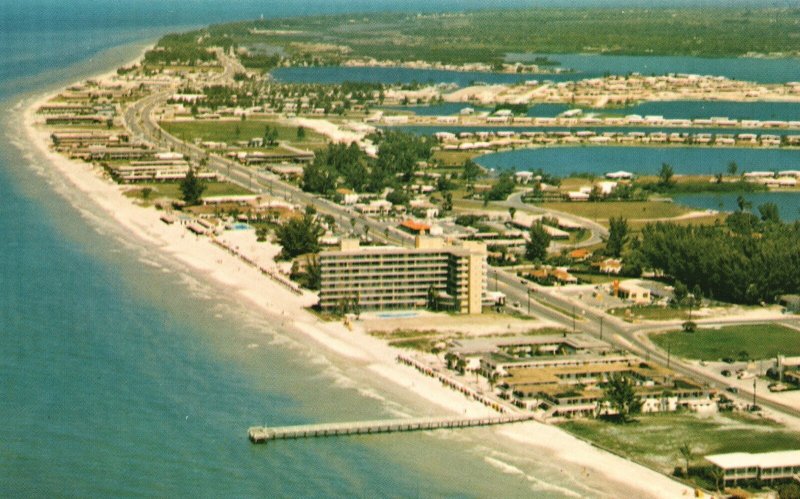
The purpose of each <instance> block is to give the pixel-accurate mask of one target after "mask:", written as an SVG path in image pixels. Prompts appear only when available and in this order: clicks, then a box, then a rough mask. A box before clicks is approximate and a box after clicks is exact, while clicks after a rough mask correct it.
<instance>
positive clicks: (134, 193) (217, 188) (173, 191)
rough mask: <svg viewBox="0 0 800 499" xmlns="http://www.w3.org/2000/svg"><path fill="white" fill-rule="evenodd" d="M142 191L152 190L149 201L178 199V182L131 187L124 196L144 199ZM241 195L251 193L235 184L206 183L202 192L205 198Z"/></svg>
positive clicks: (179, 190) (179, 189)
mask: <svg viewBox="0 0 800 499" xmlns="http://www.w3.org/2000/svg"><path fill="white" fill-rule="evenodd" d="M144 189H152V191H151V192H150V196H149V199H159V198H167V199H180V198H181V188H180V184H179V183H178V182H164V183H160V182H159V183H141V184H136V185H135V186H132V188H131V189H130V190H128V191H126V192H125V195H126V196H128V197H131V198H134V199H144V198H143V194H142V193H143V191H144ZM242 194H252V192H251V191H248V190H247V189H245V188H243V187H239V186H238V185H236V184H231V183H228V182H208V183H206V190H205V191H204V192H203V197H207V196H237V195H242Z"/></svg>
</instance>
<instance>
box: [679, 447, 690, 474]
mask: <svg viewBox="0 0 800 499" xmlns="http://www.w3.org/2000/svg"><path fill="white" fill-rule="evenodd" d="M678 450H679V451H680V453H681V456H683V459H684V460H685V461H686V477H687V478H688V477H689V461H691V460H692V456H693V455H694V451H693V450H692V447H691V446H690V445H689V442H684V443H683V445H681V446H680V447H678Z"/></svg>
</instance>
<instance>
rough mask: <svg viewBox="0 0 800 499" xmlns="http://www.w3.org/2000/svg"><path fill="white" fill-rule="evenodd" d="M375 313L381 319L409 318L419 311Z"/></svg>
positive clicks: (416, 314) (415, 315)
mask: <svg viewBox="0 0 800 499" xmlns="http://www.w3.org/2000/svg"><path fill="white" fill-rule="evenodd" d="M375 315H376V316H377V317H380V318H381V319H410V318H412V317H417V316H418V315H419V312H413V311H402V312H383V313H380V314H375Z"/></svg>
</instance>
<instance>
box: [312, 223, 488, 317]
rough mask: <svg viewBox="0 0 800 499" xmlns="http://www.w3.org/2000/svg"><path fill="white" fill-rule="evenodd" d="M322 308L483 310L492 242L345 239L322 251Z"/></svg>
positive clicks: (337, 309)
mask: <svg viewBox="0 0 800 499" xmlns="http://www.w3.org/2000/svg"><path fill="white" fill-rule="evenodd" d="M320 266H321V271H322V284H321V289H320V294H319V297H320V301H319V304H320V308H322V309H323V310H327V311H344V310H353V309H355V308H357V309H358V310H391V309H415V308H427V307H430V306H431V304H432V302H433V304H434V306H435V307H436V308H441V309H442V310H453V311H456V312H460V313H465V314H479V313H481V307H482V301H483V297H484V295H485V291H486V269H487V266H486V246H485V245H484V244H482V243H477V242H472V241H459V242H456V243H452V244H448V243H446V242H445V241H444V240H443V239H438V238H429V237H422V236H420V237H417V239H416V244H415V247H414V248H400V247H390V246H375V247H361V246H359V243H358V241H352V240H346V241H342V245H341V249H340V250H339V251H324V252H322V253H321V254H320Z"/></svg>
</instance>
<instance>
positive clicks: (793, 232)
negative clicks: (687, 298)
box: [637, 212, 800, 304]
mask: <svg viewBox="0 0 800 499" xmlns="http://www.w3.org/2000/svg"><path fill="white" fill-rule="evenodd" d="M730 218H734V222H733V223H731V222H730ZM737 219H742V220H739V221H736V220H737ZM743 220H746V221H743ZM637 251H638V252H639V253H640V255H641V257H643V259H644V261H645V262H646V265H647V266H649V267H651V268H653V269H657V270H661V271H663V272H664V273H665V274H667V275H669V276H671V277H673V278H674V279H676V280H677V281H680V282H681V283H683V284H685V285H686V286H687V287H688V288H690V289H697V290H699V291H700V292H701V293H702V295H703V296H708V297H714V298H716V299H720V300H724V301H730V302H734V303H750V304H754V303H760V302H762V301H764V302H772V301H774V300H775V297H776V296H778V295H781V294H785V293H797V292H798V291H800V223H794V224H792V225H788V224H781V223H776V222H763V221H760V220H758V218H757V217H756V216H755V215H752V214H751V213H747V212H738V213H736V214H734V215H732V216H731V217H729V224H728V226H727V227H725V226H719V227H708V226H705V227H704V226H688V227H682V226H679V225H675V224H671V223H657V224H651V225H647V226H645V228H644V229H643V231H642V240H641V244H640V245H639V247H638V249H637Z"/></svg>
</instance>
